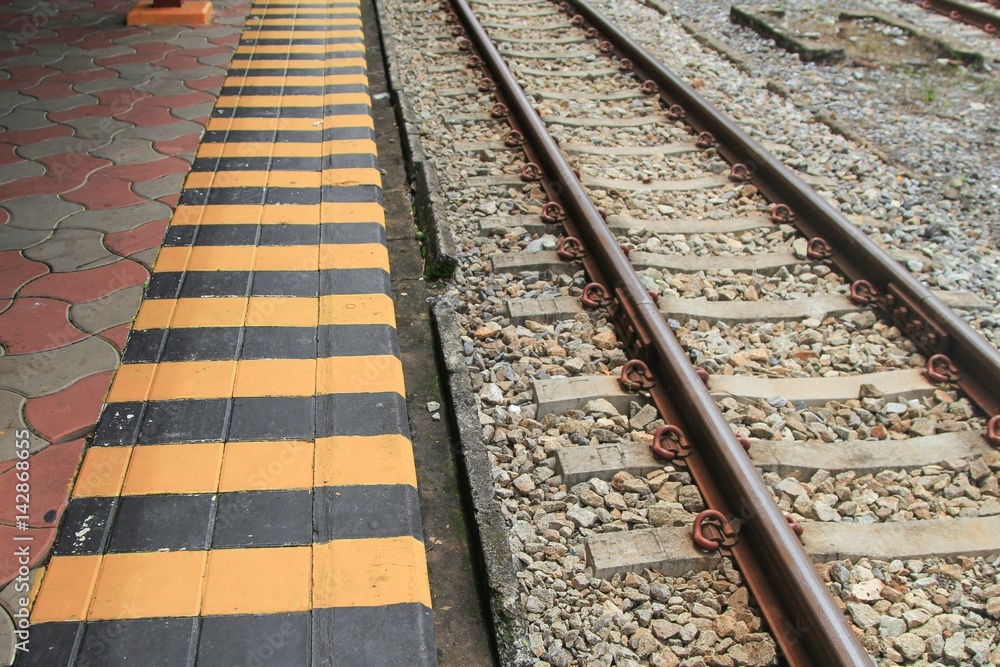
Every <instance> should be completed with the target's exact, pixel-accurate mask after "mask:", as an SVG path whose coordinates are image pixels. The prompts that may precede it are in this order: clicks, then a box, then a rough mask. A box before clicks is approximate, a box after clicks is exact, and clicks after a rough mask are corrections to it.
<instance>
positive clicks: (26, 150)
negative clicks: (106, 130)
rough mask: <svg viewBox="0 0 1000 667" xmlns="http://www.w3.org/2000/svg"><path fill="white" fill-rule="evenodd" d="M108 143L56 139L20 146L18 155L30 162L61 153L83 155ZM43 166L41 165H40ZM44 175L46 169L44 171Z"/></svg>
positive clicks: (97, 140)
mask: <svg viewBox="0 0 1000 667" xmlns="http://www.w3.org/2000/svg"><path fill="white" fill-rule="evenodd" d="M106 143H108V140H107V139H105V138H104V137H93V138H91V137H55V138H52V139H46V140H45V141H39V142H38V143H35V144H25V145H23V146H18V148H17V153H18V155H20V156H21V157H25V158H28V159H29V160H37V159H38V158H41V157H46V156H48V155H58V154H60V153H83V152H86V151H89V150H92V149H94V148H98V147H100V146H103V145H104V144H106ZM39 166H41V165H39ZM42 173H44V169H43V170H42Z"/></svg>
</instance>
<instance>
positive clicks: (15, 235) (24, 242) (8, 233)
mask: <svg viewBox="0 0 1000 667" xmlns="http://www.w3.org/2000/svg"><path fill="white" fill-rule="evenodd" d="M9 221H10V214H9V213H7V211H6V210H5V209H3V208H0V224H3V225H4V227H3V228H2V230H0V251H6V250H19V249H21V248H30V247H31V246H33V245H37V244H39V243H41V242H42V241H44V240H45V239H47V238H48V237H49V236H50V235H51V234H52V232H51V231H47V230H33V229H20V228H17V227H12V226H10V225H8V224H7V223H8V222H9Z"/></svg>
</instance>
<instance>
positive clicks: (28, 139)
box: [3, 123, 73, 159]
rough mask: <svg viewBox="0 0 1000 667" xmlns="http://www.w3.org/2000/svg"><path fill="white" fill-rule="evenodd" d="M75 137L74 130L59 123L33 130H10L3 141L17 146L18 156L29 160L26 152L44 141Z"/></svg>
mask: <svg viewBox="0 0 1000 667" xmlns="http://www.w3.org/2000/svg"><path fill="white" fill-rule="evenodd" d="M71 136H73V128H71V127H67V126H66V125H61V124H58V123H49V124H48V125H46V126H44V127H38V128H35V129H32V130H13V129H12V130H10V131H7V132H4V134H3V139H4V141H5V142H6V143H9V144H13V145H16V146H17V147H18V148H17V154H18V155H20V156H21V157H24V158H29V159H30V156H29V155H25V154H24V151H28V152H29V153H30V152H31V151H30V148H31V147H32V146H33V145H35V144H37V143H41V142H43V141H47V140H49V139H56V138H59V137H71Z"/></svg>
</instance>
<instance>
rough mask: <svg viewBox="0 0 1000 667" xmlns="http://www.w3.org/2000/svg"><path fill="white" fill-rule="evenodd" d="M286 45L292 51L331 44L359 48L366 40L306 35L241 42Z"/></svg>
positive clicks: (257, 38)
mask: <svg viewBox="0 0 1000 667" xmlns="http://www.w3.org/2000/svg"><path fill="white" fill-rule="evenodd" d="M337 27H344V26H337ZM354 29H355V30H360V29H361V27H360V26H358V27H356V28H354ZM298 32H299V31H298V30H296V33H298ZM286 44H287V45H288V46H289V48H292V49H294V48H295V47H296V46H329V45H330V44H357V45H358V46H361V45H363V44H364V40H363V39H359V38H357V37H309V36H307V35H305V34H303V35H302V36H301V37H300V36H298V35H296V36H295V37H292V38H290V39H289V38H287V37H285V38H278V39H272V38H268V37H245V38H243V39H241V40H240V46H285V45H286ZM359 51H360V49H359Z"/></svg>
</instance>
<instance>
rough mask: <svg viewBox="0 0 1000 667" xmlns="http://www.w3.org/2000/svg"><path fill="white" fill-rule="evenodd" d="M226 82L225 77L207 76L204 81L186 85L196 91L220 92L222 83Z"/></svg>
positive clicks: (197, 80) (222, 75)
mask: <svg viewBox="0 0 1000 667" xmlns="http://www.w3.org/2000/svg"><path fill="white" fill-rule="evenodd" d="M225 80H226V77H225V75H224V74H220V75H219V76H206V77H205V78H204V79H195V80H193V81H186V82H185V83H184V85H185V86H187V87H188V88H193V89H194V90H204V91H210V90H211V91H218V90H219V88H222V82H223V81H225Z"/></svg>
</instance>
